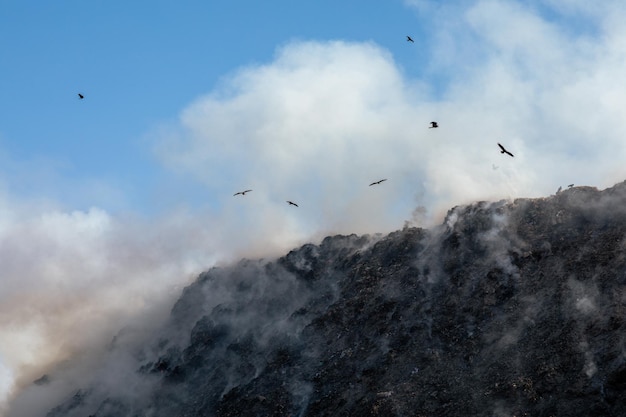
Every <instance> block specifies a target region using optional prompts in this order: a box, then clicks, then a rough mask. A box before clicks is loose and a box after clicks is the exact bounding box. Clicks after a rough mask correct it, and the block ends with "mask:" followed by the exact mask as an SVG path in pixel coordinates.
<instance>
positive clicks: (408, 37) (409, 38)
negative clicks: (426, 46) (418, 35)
mask: <svg viewBox="0 0 626 417" xmlns="http://www.w3.org/2000/svg"><path fill="white" fill-rule="evenodd" d="M406 41H407V42H413V43H415V41H414V40H413V39H411V37H410V36H408V35H407V37H406Z"/></svg>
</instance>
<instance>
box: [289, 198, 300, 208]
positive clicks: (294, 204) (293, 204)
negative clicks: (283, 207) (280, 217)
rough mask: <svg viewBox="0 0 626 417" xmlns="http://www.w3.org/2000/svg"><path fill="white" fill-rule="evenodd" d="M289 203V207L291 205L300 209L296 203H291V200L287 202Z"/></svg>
mask: <svg viewBox="0 0 626 417" xmlns="http://www.w3.org/2000/svg"><path fill="white" fill-rule="evenodd" d="M287 203H289V205H290V206H296V207H300V206H298V205H297V204H296V203H294V202H293V201H289V200H287Z"/></svg>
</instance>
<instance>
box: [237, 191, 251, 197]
mask: <svg viewBox="0 0 626 417" xmlns="http://www.w3.org/2000/svg"><path fill="white" fill-rule="evenodd" d="M250 191H252V190H246V191H239V192H238V193H235V194H233V197H234V196H236V195H239V194H241V195H246V193H249V192H250Z"/></svg>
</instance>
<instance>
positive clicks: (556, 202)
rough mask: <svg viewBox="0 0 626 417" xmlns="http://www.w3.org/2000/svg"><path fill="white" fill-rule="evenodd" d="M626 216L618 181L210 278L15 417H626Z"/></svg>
mask: <svg viewBox="0 0 626 417" xmlns="http://www.w3.org/2000/svg"><path fill="white" fill-rule="evenodd" d="M625 203H626V182H625V183H621V184H618V185H616V186H615V187H613V188H610V189H607V190H604V191H602V192H599V191H598V190H597V189H595V188H591V187H578V188H572V189H569V190H567V191H563V192H561V193H559V194H557V195H556V196H553V197H550V198H545V199H518V200H515V201H514V202H510V203H507V202H505V201H501V202H497V203H486V202H481V203H476V204H472V205H469V206H459V207H455V208H454V209H452V210H450V211H449V213H448V215H447V217H446V220H445V222H444V223H443V224H442V225H441V226H438V227H435V228H432V229H429V230H425V229H417V228H405V229H403V230H401V231H397V232H394V233H391V234H389V235H387V236H362V237H358V236H356V235H351V236H334V237H328V238H326V239H324V240H323V241H322V243H321V244H320V245H312V244H307V245H304V246H302V247H301V248H299V249H296V250H293V251H291V252H289V253H288V254H287V255H286V256H284V257H281V258H278V259H276V260H273V261H267V260H259V261H252V260H243V261H241V262H239V263H237V264H234V265H231V266H228V267H222V268H214V269H212V270H210V271H207V272H205V273H203V274H201V275H200V276H199V278H198V279H197V281H196V282H194V283H193V284H192V285H190V286H189V287H187V288H186V289H185V291H184V292H183V294H182V297H181V298H180V299H179V300H178V301H177V302H176V304H175V305H174V307H173V309H172V312H171V316H170V318H169V320H168V321H167V323H166V324H165V325H164V326H163V327H161V328H160V329H158V330H157V331H156V332H154V333H149V332H148V333H149V334H143V335H141V337H135V338H134V340H133V337H134V335H136V334H137V333H136V332H133V331H132V329H129V330H126V331H124V332H121V333H120V334H119V335H118V336H117V337H116V338H115V339H114V341H113V342H112V344H111V345H110V346H109V349H108V351H107V352H104V353H103V356H102V357H101V362H100V363H98V364H97V365H94V363H93V362H91V368H90V369H89V372H88V373H85V374H84V375H82V377H79V373H78V372H77V371H76V369H77V367H78V368H79V369H80V367H81V366H83V365H84V364H83V363H82V362H81V361H80V360H79V361H74V362H72V363H68V364H66V365H63V366H61V367H59V369H57V370H53V371H51V372H50V373H49V374H48V375H47V376H46V377H45V378H46V380H45V381H44V382H37V383H34V384H33V385H32V386H30V387H29V388H28V389H27V390H25V391H24V392H23V393H22V396H21V397H19V398H18V399H17V400H16V401H15V402H14V404H13V407H14V408H13V410H12V411H11V412H10V413H9V416H23V415H27V414H25V413H24V412H23V410H25V409H28V407H32V405H33V404H42V403H43V401H42V398H44V399H45V398H46V397H47V396H48V395H50V392H52V393H55V394H60V393H61V392H62V391H63V390H65V393H64V395H59V396H58V397H57V398H58V401H57V402H56V403H54V402H52V403H48V404H49V408H48V409H43V410H42V409H39V410H36V411H37V414H41V415H44V414H45V415H47V416H48V417H60V416H64V417H73V416H84V415H93V416H96V417H113V416H171V415H186V416H190V417H196V416H198V417H200V416H205V415H216V416H235V415H237V416H242V415H251V416H252V415H285V416H287V415H299V416H315V415H363V416H368V415H372V416H373V415H381V414H383V415H398V416H401V415H461V414H462V415H471V416H474V415H475V416H479V415H480V416H482V415H503V416H505V415H524V414H526V415H622V414H623V413H624V412H625V411H626V401H625V400H624V399H623V396H622V393H623V387H624V384H625V383H626V378H625V376H624V375H626V339H625V338H624V326H625V322H624V314H623V313H624V302H625V300H626V298H625V295H624V285H625V284H626V281H625V280H626V278H625V277H626V275H625V274H626V256H625V255H624V253H625V252H624V248H625V245H626V242H625V241H624V236H626V209H625V207H626V204H625ZM68 375H71V376H73V377H74V378H75V379H72V378H70V377H68ZM77 375H78V376H77ZM85 375H87V376H85ZM122 381H123V383H122ZM59 387H62V388H63V389H59ZM55 404H56V406H55ZM46 411H49V412H48V413H47V414H46Z"/></svg>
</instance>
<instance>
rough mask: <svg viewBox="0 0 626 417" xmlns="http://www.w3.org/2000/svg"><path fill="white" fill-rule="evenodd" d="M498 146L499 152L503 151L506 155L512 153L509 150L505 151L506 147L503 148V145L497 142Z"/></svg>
mask: <svg viewBox="0 0 626 417" xmlns="http://www.w3.org/2000/svg"><path fill="white" fill-rule="evenodd" d="M498 146H499V147H500V153H505V154H507V155H511V156H513V154H512V153H511V152H509V151H507V150H506V149H504V146H502V145H500V143H498Z"/></svg>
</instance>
